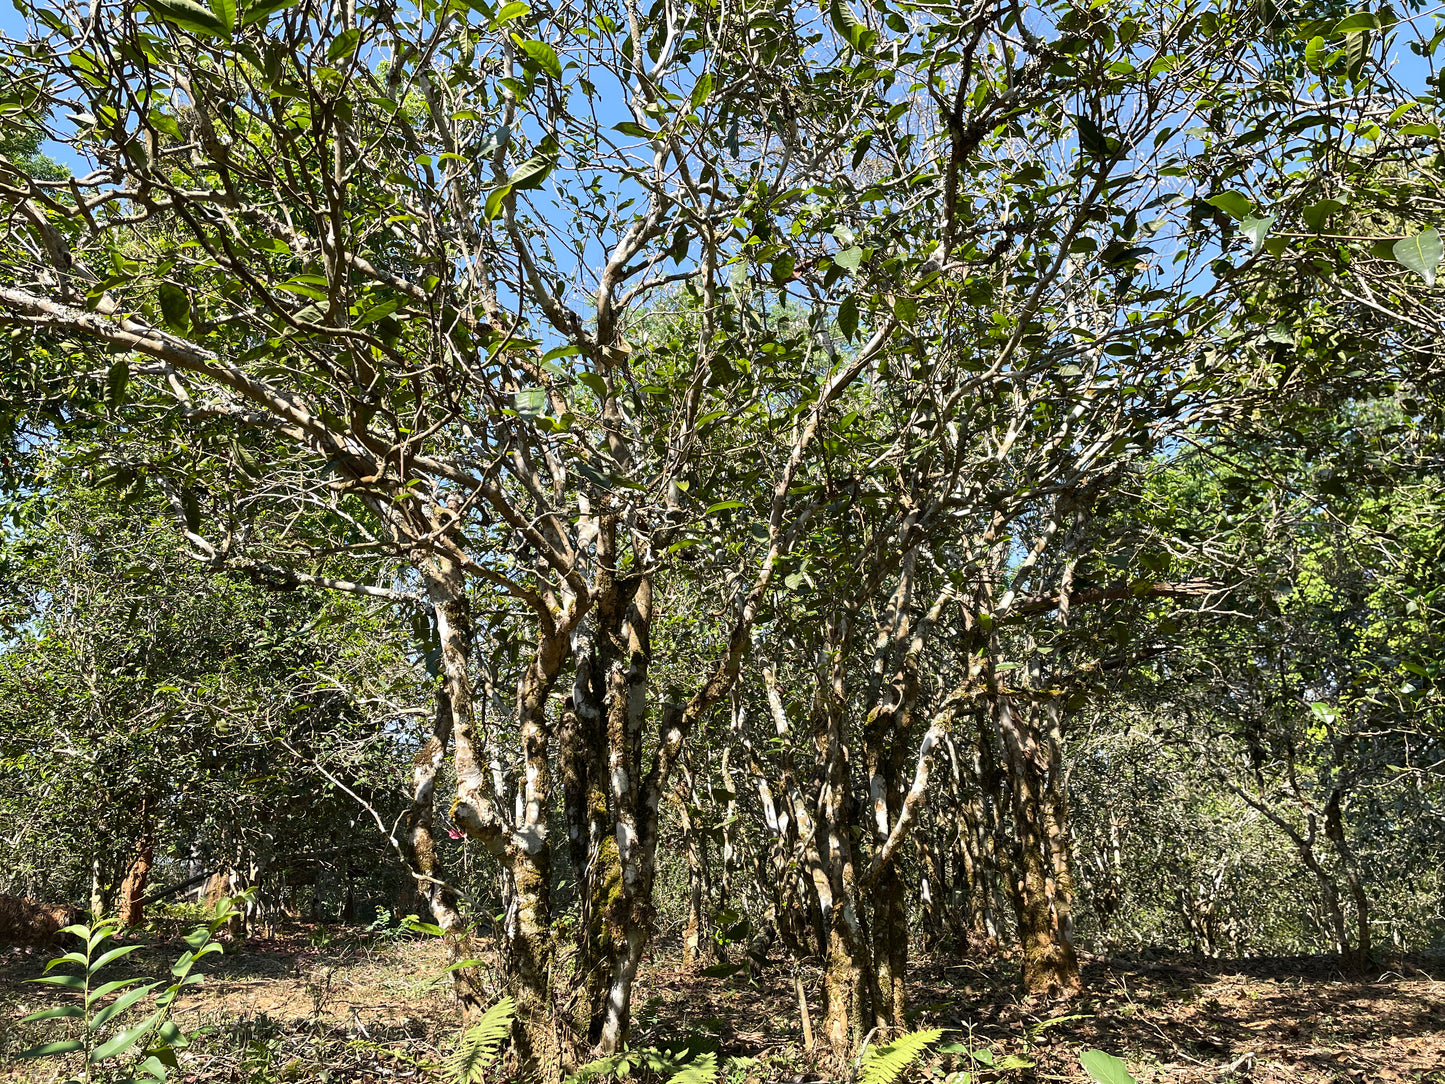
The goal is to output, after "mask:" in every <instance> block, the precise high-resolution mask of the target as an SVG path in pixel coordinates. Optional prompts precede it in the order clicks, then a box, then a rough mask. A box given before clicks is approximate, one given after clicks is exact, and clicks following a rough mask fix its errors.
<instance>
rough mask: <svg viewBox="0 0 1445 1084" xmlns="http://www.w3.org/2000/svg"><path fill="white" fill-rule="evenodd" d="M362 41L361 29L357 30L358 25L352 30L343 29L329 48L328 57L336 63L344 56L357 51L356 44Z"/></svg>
mask: <svg viewBox="0 0 1445 1084" xmlns="http://www.w3.org/2000/svg"><path fill="white" fill-rule="evenodd" d="M360 41H361V31H360V30H357V29H356V27H354V26H353V27H352V28H351V29H350V30H343V31H342V32H341V33H340V34H337V35H336V38H335V39H334V40H333V41H332V42H331V45H330V46H329V47H328V48H327V50H326V59H327V60H328V61H330V62H331V63H333V64H334V63H336V62H337V61H338V60H341V59H343V58H344V57H349V56H351V55H352V54H353V53H355V52H356V46H357V44H358V43H359V42H360Z"/></svg>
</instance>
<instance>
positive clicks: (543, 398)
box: [417, 388, 547, 932]
mask: <svg viewBox="0 0 1445 1084" xmlns="http://www.w3.org/2000/svg"><path fill="white" fill-rule="evenodd" d="M546 409H547V390H546V389H545V388H521V389H519V390H518V391H517V413H518V414H521V415H523V416H525V417H528V418H535V417H537V416H538V415H540V414H542V413H543V412H545V411H546ZM417 928H418V929H422V928H423V925H422V924H421V923H418V924H417ZM438 932H440V931H438Z"/></svg>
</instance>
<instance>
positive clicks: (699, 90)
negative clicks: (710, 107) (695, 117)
mask: <svg viewBox="0 0 1445 1084" xmlns="http://www.w3.org/2000/svg"><path fill="white" fill-rule="evenodd" d="M711 94H712V72H703V73H702V75H700V76H699V77H698V80H697V82H696V83H694V84H693V86H692V98H691V99H690V100H689V103H688V104H690V105H691V106H692V109H693V112H694V113H695V112H697V111H698V110H699V109H701V108H702V107H703V105H704V103H706V102H707V100H708V96H709V95H711Z"/></svg>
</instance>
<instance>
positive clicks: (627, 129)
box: [612, 120, 657, 139]
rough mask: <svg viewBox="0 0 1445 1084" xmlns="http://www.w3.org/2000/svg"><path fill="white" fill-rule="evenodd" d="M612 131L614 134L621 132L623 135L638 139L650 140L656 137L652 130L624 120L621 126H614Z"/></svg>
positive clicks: (633, 121)
mask: <svg viewBox="0 0 1445 1084" xmlns="http://www.w3.org/2000/svg"><path fill="white" fill-rule="evenodd" d="M612 130H613V131H614V132H621V133H622V134H623V135H630V136H636V137H637V138H638V139H651V138H652V137H653V136H655V135H657V133H656V132H654V131H653V130H652V129H650V128H644V127H643V126H642V125H640V124H638V123H637V122H636V121H635V120H625V121H623V122H622V123H621V124H614V125H613V126H612Z"/></svg>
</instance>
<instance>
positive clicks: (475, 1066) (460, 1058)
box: [444, 997, 517, 1084]
mask: <svg viewBox="0 0 1445 1084" xmlns="http://www.w3.org/2000/svg"><path fill="white" fill-rule="evenodd" d="M516 1012H517V1003H516V1002H515V1001H513V1000H512V999H511V998H510V997H504V998H502V1000H501V1001H499V1002H497V1003H496V1004H495V1005H493V1006H492V1007H491V1008H490V1009H488V1010H487V1011H486V1012H484V1013H482V1018H481V1019H480V1020H478V1021H477V1022H476V1023H475V1024H473V1025H472V1026H471V1027H469V1028H467V1030H466V1031H464V1032H463V1033H462V1037H461V1039H460V1040H459V1041H458V1042H457V1047H456V1049H455V1050H453V1051H452V1053H451V1055H450V1056H449V1057H448V1058H447V1060H446V1065H445V1066H444V1070H445V1073H446V1076H447V1077H448V1079H450V1080H452V1081H454V1082H455V1084H477V1082H478V1081H480V1080H481V1079H482V1074H483V1072H484V1071H485V1070H486V1068H487V1066H489V1065H491V1064H492V1062H494V1061H495V1060H496V1058H497V1053H498V1051H500V1050H501V1048H502V1042H503V1040H504V1039H506V1037H507V1036H508V1035H509V1034H510V1033H511V1030H512V1019H513V1017H514V1016H515V1015H516Z"/></svg>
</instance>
